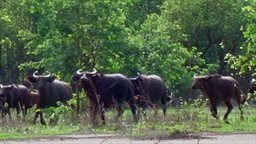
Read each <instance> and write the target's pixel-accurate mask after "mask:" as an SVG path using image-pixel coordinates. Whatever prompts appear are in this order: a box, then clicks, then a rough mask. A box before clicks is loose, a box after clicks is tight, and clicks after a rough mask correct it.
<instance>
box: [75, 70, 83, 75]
mask: <svg viewBox="0 0 256 144" xmlns="http://www.w3.org/2000/svg"><path fill="white" fill-rule="evenodd" d="M76 74H78V75H82V74H84V73H83V72H82V70H81V69H79V70H77V71H76Z"/></svg>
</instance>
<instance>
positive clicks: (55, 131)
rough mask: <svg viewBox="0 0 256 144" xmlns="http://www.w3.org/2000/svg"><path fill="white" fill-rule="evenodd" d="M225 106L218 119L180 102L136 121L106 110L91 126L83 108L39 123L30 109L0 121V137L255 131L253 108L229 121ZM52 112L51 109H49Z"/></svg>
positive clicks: (203, 108) (236, 113)
mask: <svg viewBox="0 0 256 144" xmlns="http://www.w3.org/2000/svg"><path fill="white" fill-rule="evenodd" d="M225 111H226V108H225V107H218V113H219V117H220V118H219V120H216V119H214V118H212V116H211V114H210V110H209V108H208V107H206V106H205V105H204V104H201V105H200V104H198V103H197V102H195V103H194V104H188V103H184V104H183V105H182V106H181V107H179V108H171V107H170V108H168V111H167V116H166V117H164V116H163V114H162V111H161V110H158V112H157V114H156V115H155V112H154V110H152V109H149V110H147V118H144V117H141V119H140V120H139V122H137V123H133V119H132V115H131V112H130V110H128V109H127V110H125V112H124V114H123V118H122V120H121V121H119V122H117V121H116V120H115V115H116V113H115V111H114V110H111V111H108V112H107V113H106V125H99V126H92V125H91V123H90V120H89V116H88V114H87V113H86V112H85V113H84V114H81V115H80V117H79V118H77V117H76V116H75V115H74V113H72V112H68V111H64V112H63V113H62V112H61V113H60V112H58V117H59V118H58V123H56V124H54V125H47V126H42V125H41V124H39V123H37V124H32V119H33V112H32V111H30V113H29V114H28V116H27V118H26V120H25V121H24V120H20V119H17V118H16V114H15V113H14V114H13V120H8V118H7V121H4V120H1V122H0V139H1V140H3V139H25V138H36V137H49V136H51V137H52V136H57V135H67V134H88V133H90V134H92V133H97V134H103V133H104V134H106V133H108V134H110V133H111V134H117V135H125V136H127V137H133V138H155V137H168V138H170V137H180V136H186V135H188V134H191V133H205V132H207V133H221V134H223V133H254V132H256V125H255V122H256V109H254V108H253V107H245V108H244V116H245V118H244V120H241V119H240V113H239V110H238V108H237V107H234V109H233V111H232V112H231V113H230V115H229V118H228V119H229V122H230V124H227V123H225V122H224V121H223V120H222V117H223V115H224V113H225ZM53 112H54V111H53ZM45 113H46V114H45V119H46V120H48V121H49V118H50V117H52V112H47V111H45Z"/></svg>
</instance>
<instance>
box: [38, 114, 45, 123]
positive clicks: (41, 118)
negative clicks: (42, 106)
mask: <svg viewBox="0 0 256 144" xmlns="http://www.w3.org/2000/svg"><path fill="white" fill-rule="evenodd" d="M39 114H40V122H41V124H42V125H46V122H45V120H44V117H43V113H42V112H41V111H40V113H39Z"/></svg>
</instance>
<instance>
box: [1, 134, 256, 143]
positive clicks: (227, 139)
mask: <svg viewBox="0 0 256 144" xmlns="http://www.w3.org/2000/svg"><path fill="white" fill-rule="evenodd" d="M0 144H256V134H231V135H214V134H202V135H200V136H191V137H187V138H182V139H173V138H172V139H168V138H166V139H147V140H140V139H132V138H126V137H120V136H114V135H104V134H101V135H67V136H59V137H53V138H37V139H28V140H5V141H0Z"/></svg>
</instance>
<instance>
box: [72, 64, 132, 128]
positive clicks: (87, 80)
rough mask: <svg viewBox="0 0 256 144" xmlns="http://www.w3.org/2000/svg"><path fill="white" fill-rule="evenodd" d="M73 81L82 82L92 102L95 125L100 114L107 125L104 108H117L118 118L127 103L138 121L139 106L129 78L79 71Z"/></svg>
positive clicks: (94, 71) (120, 75)
mask: <svg viewBox="0 0 256 144" xmlns="http://www.w3.org/2000/svg"><path fill="white" fill-rule="evenodd" d="M72 79H73V80H76V81H80V82H81V85H82V87H83V89H84V91H85V92H86V94H87V96H88V98H89V100H90V104H91V111H92V115H93V118H92V120H93V123H95V122H96V115H97V113H99V114H100V117H101V119H102V121H103V123H104V124H105V115H104V108H110V107H111V106H116V108H117V112H118V114H117V118H119V117H121V116H122V114H123V111H124V110H123V105H124V103H125V102H127V103H128V104H129V106H130V108H131V112H132V114H133V118H134V120H135V121H137V114H136V113H137V112H136V110H137V106H136V103H135V101H134V100H133V98H134V93H133V86H132V84H131V82H130V81H129V80H128V78H126V77H125V76H123V75H122V74H102V73H99V72H97V70H96V69H94V70H93V71H92V72H82V71H81V70H78V71H77V72H76V74H74V75H73V77H72Z"/></svg>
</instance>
